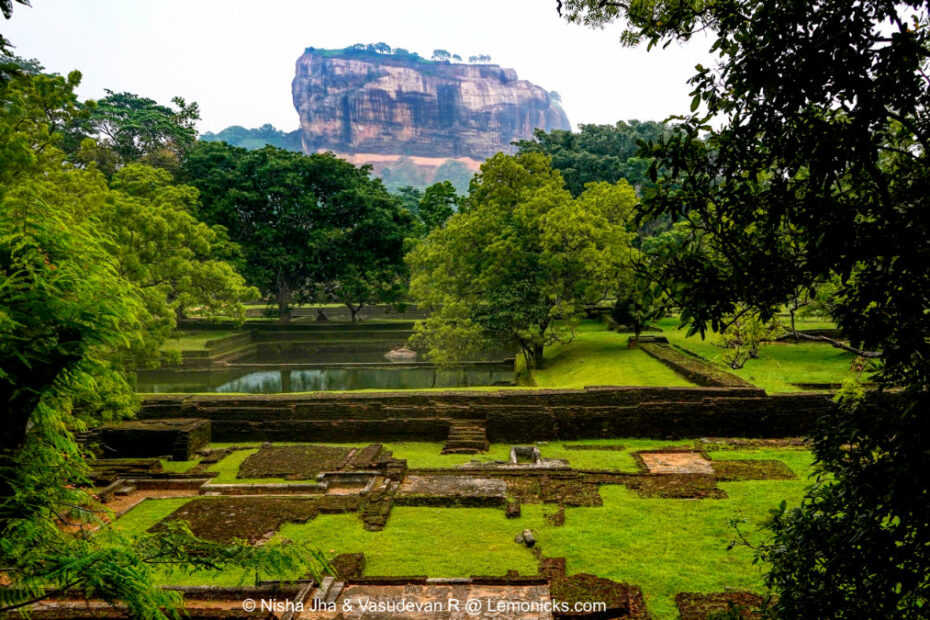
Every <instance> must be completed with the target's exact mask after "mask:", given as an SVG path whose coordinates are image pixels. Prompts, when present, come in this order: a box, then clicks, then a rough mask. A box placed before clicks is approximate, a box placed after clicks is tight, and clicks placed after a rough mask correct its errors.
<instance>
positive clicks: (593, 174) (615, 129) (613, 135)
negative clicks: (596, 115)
mask: <svg viewBox="0 0 930 620" xmlns="http://www.w3.org/2000/svg"><path fill="white" fill-rule="evenodd" d="M669 131H670V128H669V127H668V126H667V125H665V124H664V123H657V122H654V121H645V122H642V121H636V120H634V121H630V122H629V123H625V122H623V121H620V122H618V123H617V124H616V125H580V126H579V128H578V131H577V132H572V131H567V130H564V129H554V130H552V131H550V132H549V133H546V132H545V131H543V130H541V129H537V130H535V131H534V132H533V134H534V139H533V140H520V141H519V142H517V149H518V151H517V152H518V153H530V152H539V153H545V154H546V155H548V156H549V157H551V158H552V167H553V168H554V169H555V170H558V171H559V172H561V173H562V177H563V178H564V179H565V187H566V188H568V190H569V191H570V192H571V193H572V196H578V195H580V194H581V192H583V191H584V188H585V185H587V184H588V183H593V182H598V181H605V182H607V183H616V182H617V181H619V180H620V179H626V181H627V182H628V183H629V184H630V185H632V186H633V187H634V188H635V189H636V190H637V191H641V190H642V188H644V187H650V186H651V185H652V181H651V180H650V179H649V177H648V175H647V171H648V168H649V160H647V159H643V158H641V157H638V156H637V155H636V152H637V150H638V148H639V147H638V145H637V142H638V141H640V140H643V141H649V140H655V139H657V138H658V137H659V136H662V135H665V134H667V133H669Z"/></svg>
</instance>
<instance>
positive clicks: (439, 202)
mask: <svg viewBox="0 0 930 620" xmlns="http://www.w3.org/2000/svg"><path fill="white" fill-rule="evenodd" d="M461 202H462V198H461V197H460V196H459V195H458V194H457V193H456V191H455V187H453V185H452V183H450V182H449V181H443V182H441V183H434V184H433V185H430V186H429V187H427V188H426V191H424V192H423V197H422V198H420V203H419V205H418V209H417V215H419V216H420V220H421V221H422V222H423V225H424V226H425V227H426V230H427V232H429V231H431V230H433V229H434V228H439V227H440V226H442V225H443V224H445V223H446V220H448V219H449V218H450V217H452V215H453V214H454V213H455V212H456V211H457V210H458V208H459V204H460V203H461Z"/></svg>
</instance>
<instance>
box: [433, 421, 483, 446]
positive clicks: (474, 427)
mask: <svg viewBox="0 0 930 620" xmlns="http://www.w3.org/2000/svg"><path fill="white" fill-rule="evenodd" d="M488 445H489V444H488V433H487V429H486V428H485V424H484V420H456V419H453V420H451V421H450V423H449V436H448V438H447V439H446V445H444V446H443V447H442V453H443V454H478V453H479V452H487V451H488Z"/></svg>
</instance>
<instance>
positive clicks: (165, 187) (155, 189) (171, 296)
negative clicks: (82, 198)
mask: <svg viewBox="0 0 930 620" xmlns="http://www.w3.org/2000/svg"><path fill="white" fill-rule="evenodd" d="M110 187H111V188H112V189H113V190H114V192H113V193H112V195H111V197H110V198H109V199H108V200H107V201H106V205H105V206H104V208H103V209H102V211H101V213H100V214H99V215H98V217H99V218H100V222H101V224H103V225H104V226H106V227H107V229H108V230H110V233H111V238H112V248H113V249H112V253H113V254H114V255H115V256H116V257H117V259H118V261H119V273H120V275H121V276H123V277H125V278H127V279H129V280H131V281H133V282H137V283H138V284H139V286H140V288H142V289H143V290H145V291H146V299H147V300H148V302H149V307H150V310H151V311H152V314H153V315H154V316H161V317H163V320H164V319H165V318H168V317H169V316H170V315H172V314H173V315H176V316H177V318H178V319H180V318H183V316H184V314H185V310H187V309H189V308H196V309H197V310H198V311H199V312H201V313H204V314H207V315H225V316H228V317H230V318H232V319H234V320H238V321H242V320H244V319H245V308H244V307H243V306H242V303H241V302H242V301H244V300H249V299H254V298H256V297H257V296H258V291H257V290H255V289H249V288H248V287H247V286H246V285H245V281H244V280H243V278H242V276H240V275H239V274H238V273H237V272H236V271H235V269H234V267H233V265H232V264H231V263H230V262H227V261H228V260H230V259H231V260H236V259H237V258H238V256H239V248H238V247H236V246H235V245H233V244H232V243H230V242H229V239H228V238H227V235H226V231H225V230H224V229H223V228H221V227H210V226H207V225H206V224H204V223H203V222H200V221H198V220H197V218H196V217H194V215H193V214H194V213H196V211H197V208H198V198H199V192H198V191H197V189H196V188H194V187H191V186H187V185H174V184H173V183H172V180H171V175H170V174H169V173H168V172H166V171H164V170H160V169H156V168H151V167H149V166H144V165H141V164H130V165H129V166H126V167H125V168H123V169H121V170H120V171H119V172H117V173H116V174H115V175H114V176H113V179H112V181H111V183H110Z"/></svg>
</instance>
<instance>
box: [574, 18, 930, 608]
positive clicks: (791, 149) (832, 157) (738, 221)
mask: <svg viewBox="0 0 930 620" xmlns="http://www.w3.org/2000/svg"><path fill="white" fill-rule="evenodd" d="M561 9H562V11H563V14H564V15H565V16H566V17H567V18H568V19H569V20H570V21H574V22H580V23H584V24H588V25H592V26H602V25H604V24H606V23H608V22H611V21H613V20H615V19H618V18H622V19H623V20H624V21H625V22H626V24H627V28H626V31H625V32H624V33H623V35H622V39H623V41H625V42H626V43H629V44H633V43H636V42H638V41H647V42H648V44H649V46H650V47H651V46H655V45H658V44H660V43H661V44H664V45H667V44H669V43H670V42H671V41H673V40H687V39H689V38H691V37H692V36H693V35H694V34H696V33H698V32H707V31H709V32H713V33H714V34H715V38H714V42H713V44H712V51H714V52H716V53H717V54H718V55H719V57H720V61H719V66H715V67H713V68H708V67H701V66H698V67H697V73H696V75H695V76H694V77H693V78H692V80H691V84H692V86H693V88H694V90H693V92H692V95H693V100H692V106H691V107H692V110H691V114H690V115H689V116H687V117H685V118H683V122H682V125H681V127H680V130H679V131H678V132H677V133H676V134H675V135H673V136H671V137H665V138H663V137H660V138H659V139H658V140H656V141H655V142H654V143H653V144H651V145H648V146H647V148H645V149H644V150H643V156H649V157H653V158H654V161H653V164H652V166H651V170H650V173H651V174H652V175H653V176H654V177H655V179H656V188H655V191H654V192H651V193H647V195H646V196H645V198H644V202H645V205H646V210H647V212H648V213H651V214H653V215H660V214H663V215H670V216H673V217H680V218H682V219H683V220H685V221H687V223H688V224H687V226H688V227H689V228H690V229H691V231H692V233H693V234H692V236H691V241H690V242H689V246H687V248H688V251H687V254H685V255H683V256H680V257H679V258H678V260H677V261H676V262H674V263H673V264H672V265H671V266H670V268H669V269H667V270H666V271H665V272H664V275H666V276H667V277H668V278H669V279H670V280H672V279H673V280H675V281H676V284H675V285H674V288H675V294H676V297H675V302H676V303H678V304H679V305H680V306H681V307H682V309H683V310H684V311H685V312H687V313H688V316H689V317H691V318H693V320H694V322H693V325H692V330H697V331H701V332H702V333H703V332H704V330H705V329H706V327H707V326H708V325H710V326H713V327H714V328H715V329H717V330H718V331H720V329H722V328H724V327H725V322H726V317H727V316H728V315H730V314H732V312H733V310H734V309H735V308H736V304H737V303H743V304H745V305H747V306H751V307H754V308H756V309H757V310H759V311H760V313H761V315H760V316H761V318H762V319H763V320H766V319H768V318H769V316H770V314H771V312H772V309H773V308H775V307H778V306H780V305H781V304H783V303H784V302H785V301H786V300H787V299H789V298H790V297H791V296H792V295H794V294H796V292H797V291H798V290H799V289H801V288H808V289H812V288H815V287H816V286H817V285H818V283H819V282H824V281H828V280H830V279H831V278H834V277H836V278H837V279H838V284H837V295H836V297H835V303H834V305H833V308H834V313H833V316H834V318H835V319H836V320H837V322H838V324H839V327H840V328H841V329H842V331H843V333H844V334H845V335H846V336H847V337H848V338H849V340H850V344H849V345H848V346H849V348H851V349H853V350H857V351H859V352H861V353H871V354H873V355H876V356H877V355H880V356H881V357H880V360H881V364H882V365H881V368H880V372H879V373H878V374H877V375H876V376H875V377H874V378H875V379H876V381H878V384H879V389H877V390H875V391H873V392H870V393H864V392H862V391H861V390H858V389H850V390H847V391H845V392H844V397H843V398H841V399H840V402H839V406H838V408H837V410H836V411H835V412H833V413H831V414H830V415H828V416H825V417H824V418H823V419H822V420H821V421H820V424H819V426H818V428H817V431H816V433H815V434H814V452H815V455H816V457H817V460H818V462H819V464H820V466H821V468H822V469H823V471H824V476H823V477H821V478H820V479H819V480H818V483H817V484H816V485H815V486H814V487H813V488H812V489H811V490H810V491H809V492H808V494H807V496H806V498H805V500H804V502H803V503H802V505H801V506H800V507H797V508H792V509H787V508H786V507H784V506H782V508H781V510H779V511H777V512H776V514H775V515H774V518H773V522H772V524H771V532H772V534H773V540H772V541H771V544H769V545H766V546H764V547H762V548H761V549H760V556H761V558H762V559H764V560H766V561H768V562H769V563H770V564H769V565H770V571H769V574H768V582H769V584H770V585H771V586H773V587H774V588H775V590H776V593H777V594H778V598H777V600H776V601H775V602H774V611H775V612H776V613H777V614H778V615H780V616H783V617H790V618H796V617H831V618H836V617H844V618H846V617H850V618H851V617H862V618H866V617H868V618H888V617H901V618H911V617H914V618H916V617H921V616H923V615H925V614H926V609H927V605H928V604H930V603H928V592H930V528H927V525H926V524H927V514H928V513H930V496H928V493H927V489H926V484H925V482H924V481H925V478H924V474H923V473H922V472H923V471H925V469H926V466H927V463H928V462H930V436H928V428H930V427H928V424H927V421H926V419H925V412H926V411H927V409H928V405H930V402H928V401H930V398H928V396H927V395H928V390H930V313H928V312H927V307H928V299H927V296H926V291H928V290H930V255H928V253H927V252H926V251H925V248H927V247H930V228H928V227H926V226H924V225H923V224H921V222H923V221H925V219H926V217H925V216H926V213H927V211H928V208H930V204H928V196H930V165H928V164H930V160H928V158H930V151H928V147H930V133H928V130H927V127H928V126H930V117H928V110H930V105H928V104H930V83H928V81H927V79H926V71H927V58H928V55H930V45H928V36H930V28H928V26H930V23H928V3H927V2H925V1H916V0H915V1H911V2H874V1H870V0H856V1H852V2H850V1H847V0H827V1H825V2H817V3H803V4H798V3H790V2H779V3H772V2H762V1H761V0H736V1H735V2H727V3H695V4H688V3H685V4H682V3H680V2H666V1H661V0H660V1H659V2H649V3H630V4H623V3H603V2H597V1H596V0H563V2H562V3H561ZM711 120H716V124H710V121H711ZM715 126H716V127H718V128H717V129H714V127H715ZM660 171H662V172H661V175H660V174H659V172H660ZM707 257H709V260H705V259H706V258H707ZM686 266H687V267H690V269H688V270H687V273H686V272H685V269H684V268H685V267H686ZM887 386H899V387H902V388H903V390H902V391H901V392H897V393H889V392H888V391H887V390H886V389H885V388H886V387H887Z"/></svg>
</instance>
